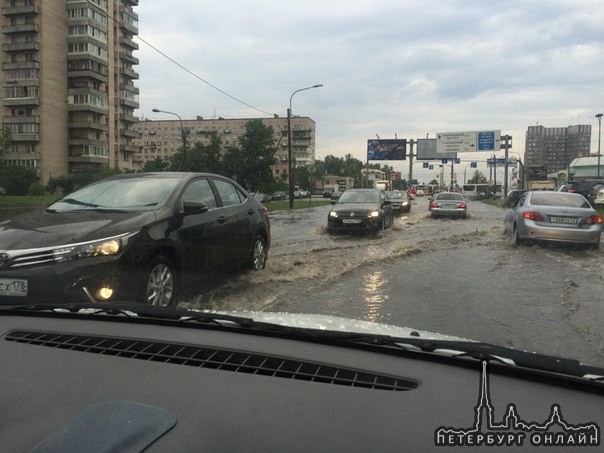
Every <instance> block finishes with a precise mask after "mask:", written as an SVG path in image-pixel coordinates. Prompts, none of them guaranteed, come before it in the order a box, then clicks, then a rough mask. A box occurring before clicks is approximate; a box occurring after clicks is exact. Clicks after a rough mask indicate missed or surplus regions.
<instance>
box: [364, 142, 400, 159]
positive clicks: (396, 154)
mask: <svg viewBox="0 0 604 453" xmlns="http://www.w3.org/2000/svg"><path fill="white" fill-rule="evenodd" d="M405 159H407V140H405V139H402V140H398V139H390V140H388V139H386V140H381V139H377V140H376V139H374V140H367V160H405Z"/></svg>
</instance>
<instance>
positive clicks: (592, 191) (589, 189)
mask: <svg viewBox="0 0 604 453" xmlns="http://www.w3.org/2000/svg"><path fill="white" fill-rule="evenodd" d="M600 189H604V180H600V181H598V180H585V181H573V182H569V183H568V184H566V185H565V186H564V189H562V190H563V191H564V192H572V193H578V194H580V195H583V196H584V197H585V198H587V200H588V201H589V202H590V203H591V204H592V205H593V202H594V200H595V199H596V196H597V195H598V191H599V190H600Z"/></svg>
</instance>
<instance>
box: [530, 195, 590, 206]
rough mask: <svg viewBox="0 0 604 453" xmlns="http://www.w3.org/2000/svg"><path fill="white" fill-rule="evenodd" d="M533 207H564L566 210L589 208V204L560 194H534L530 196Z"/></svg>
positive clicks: (580, 198) (574, 197) (583, 199)
mask: <svg viewBox="0 0 604 453" xmlns="http://www.w3.org/2000/svg"><path fill="white" fill-rule="evenodd" d="M531 204H532V205H535V206H564V207H567V208H590V207H591V205H590V204H589V202H588V201H587V200H586V199H585V198H583V197H579V196H573V195H572V194H568V193H562V192H535V193H533V194H532V196H531Z"/></svg>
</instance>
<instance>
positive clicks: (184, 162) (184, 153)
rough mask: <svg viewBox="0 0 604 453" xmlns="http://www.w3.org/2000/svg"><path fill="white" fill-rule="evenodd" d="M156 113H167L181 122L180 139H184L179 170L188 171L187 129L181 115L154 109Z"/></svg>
mask: <svg viewBox="0 0 604 453" xmlns="http://www.w3.org/2000/svg"><path fill="white" fill-rule="evenodd" d="M152 111H153V112H155V113H167V114H169V115H174V116H175V117H177V118H178V119H179V121H180V138H181V139H182V159H181V161H180V165H179V170H180V171H184V170H186V169H187V135H186V134H185V128H184V126H183V122H182V118H181V117H180V115H179V114H177V113H174V112H167V111H165V110H160V109H153V110H152Z"/></svg>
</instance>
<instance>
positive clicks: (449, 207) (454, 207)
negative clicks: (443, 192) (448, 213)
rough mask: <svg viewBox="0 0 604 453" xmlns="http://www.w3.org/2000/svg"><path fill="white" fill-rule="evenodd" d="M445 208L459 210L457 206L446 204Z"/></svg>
mask: <svg viewBox="0 0 604 453" xmlns="http://www.w3.org/2000/svg"><path fill="white" fill-rule="evenodd" d="M443 208H445V209H457V205H456V204H445V205H443Z"/></svg>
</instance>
